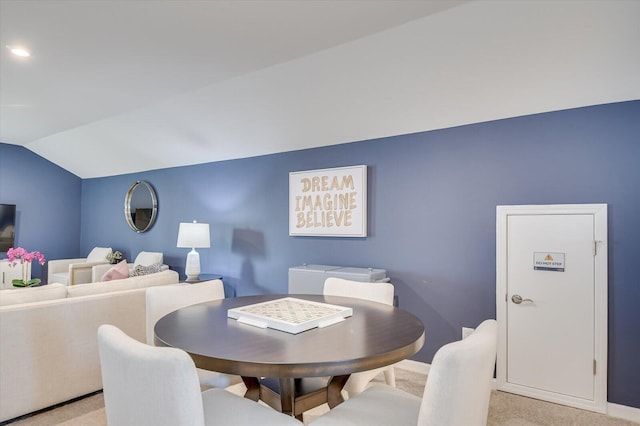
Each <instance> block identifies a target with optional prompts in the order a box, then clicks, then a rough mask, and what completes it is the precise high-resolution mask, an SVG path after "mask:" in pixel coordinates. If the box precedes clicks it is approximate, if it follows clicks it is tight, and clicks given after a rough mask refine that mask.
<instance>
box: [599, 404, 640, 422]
mask: <svg viewBox="0 0 640 426" xmlns="http://www.w3.org/2000/svg"><path fill="white" fill-rule="evenodd" d="M607 415H608V416H609V417H615V418H618V419H622V420H628V421H630V422H636V423H640V408H635V407H629V406H627V405H620V404H614V403H612V402H608V403H607Z"/></svg>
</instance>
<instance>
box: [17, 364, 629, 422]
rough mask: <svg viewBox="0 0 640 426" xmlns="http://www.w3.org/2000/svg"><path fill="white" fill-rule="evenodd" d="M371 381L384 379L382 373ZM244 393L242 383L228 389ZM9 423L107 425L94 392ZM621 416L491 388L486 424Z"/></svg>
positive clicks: (404, 379)
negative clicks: (611, 415)
mask: <svg viewBox="0 0 640 426" xmlns="http://www.w3.org/2000/svg"><path fill="white" fill-rule="evenodd" d="M426 379H427V376H425V375H423V374H417V373H414V372H411V371H407V370H404V369H400V368H396V386H397V387H398V388H400V389H402V390H405V391H407V392H410V393H412V394H414V395H418V396H422V391H423V389H424V384H425V382H426ZM374 382H381V383H384V378H383V376H382V375H380V376H379V377H377V378H376V379H374ZM228 390H229V391H230V392H233V393H236V394H243V393H244V385H243V384H239V385H234V386H232V387H231V388H229V389H228ZM327 409H328V407H327V406H326V405H325V406H320V407H317V408H315V409H313V410H309V411H308V412H306V413H305V416H304V417H305V418H304V420H305V423H308V422H309V421H310V420H312V419H313V418H315V417H317V416H318V415H321V414H322V413H323V412H324V411H325V410H327ZM9 424H10V425H11V426H54V425H56V426H106V424H107V419H106V416H105V412H104V398H103V397H102V393H97V394H94V395H91V396H88V397H86V398H82V399H80V400H78V401H75V402H72V403H69V404H66V405H62V406H59V407H56V408H54V409H51V410H47V411H45V412H42V413H39V414H36V415H32V416H30V417H27V418H23V419H20V420H16V421H13V422H10V423H9ZM638 424H639V423H633V422H629V421H625V420H621V419H616V418H612V417H608V416H605V415H603V414H597V413H591V412H589V411H583V410H578V409H576V408H571V407H565V406H562V405H557V404H552V403H548V402H544V401H538V400H536V399H531V398H526V397H522V396H518V395H512V394H508V393H504V392H497V391H494V392H493V393H492V395H491V406H490V409H489V419H488V422H487V425H489V426H549V425H562V426H638Z"/></svg>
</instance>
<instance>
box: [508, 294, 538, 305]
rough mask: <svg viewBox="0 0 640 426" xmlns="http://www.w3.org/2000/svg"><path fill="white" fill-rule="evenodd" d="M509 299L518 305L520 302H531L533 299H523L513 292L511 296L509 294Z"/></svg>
mask: <svg viewBox="0 0 640 426" xmlns="http://www.w3.org/2000/svg"><path fill="white" fill-rule="evenodd" d="M511 301H512V302H513V303H515V304H516V305H519V304H521V303H522V302H531V303H533V300H531V299H523V298H522V296H520V295H519V294H514V295H513V296H511Z"/></svg>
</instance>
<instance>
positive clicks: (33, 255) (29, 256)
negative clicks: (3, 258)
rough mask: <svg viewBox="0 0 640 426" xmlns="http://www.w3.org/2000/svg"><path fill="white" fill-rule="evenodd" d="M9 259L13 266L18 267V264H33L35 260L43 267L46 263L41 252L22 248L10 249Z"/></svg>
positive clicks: (8, 252)
mask: <svg viewBox="0 0 640 426" xmlns="http://www.w3.org/2000/svg"><path fill="white" fill-rule="evenodd" d="M7 257H8V260H9V262H11V266H16V265H17V264H18V263H31V262H32V261H33V259H36V260H37V261H38V263H39V264H41V265H44V262H46V260H45V258H44V254H42V253H40V252H39V251H26V250H25V249H23V248H22V247H16V248H13V247H12V248H10V249H9V250H8V251H7Z"/></svg>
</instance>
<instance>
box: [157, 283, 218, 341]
mask: <svg viewBox="0 0 640 426" xmlns="http://www.w3.org/2000/svg"><path fill="white" fill-rule="evenodd" d="M145 297H146V308H147V344H149V345H153V344H154V342H153V334H154V333H153V328H154V327H155V325H156V322H158V320H159V319H160V318H162V317H163V316H165V315H167V314H168V313H170V312H173V311H175V310H178V309H180V308H184V307H185V306H190V305H195V304H196V303H202V302H208V301H210V300H218V299H224V285H223V284H222V281H220V280H211V281H203V282H201V283H196V284H178V285H167V286H158V287H149V288H147V290H146V296H145Z"/></svg>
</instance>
